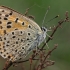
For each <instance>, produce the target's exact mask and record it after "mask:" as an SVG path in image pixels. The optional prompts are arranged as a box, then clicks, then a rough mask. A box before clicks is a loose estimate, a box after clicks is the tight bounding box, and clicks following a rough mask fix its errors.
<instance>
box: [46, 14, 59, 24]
mask: <svg viewBox="0 0 70 70" xmlns="http://www.w3.org/2000/svg"><path fill="white" fill-rule="evenodd" d="M58 17H59V15H57V16H55V17H54V18H52V19H50V20H49V21H47V22H46V24H47V23H48V22H50V21H52V20H54V19H55V18H58Z"/></svg>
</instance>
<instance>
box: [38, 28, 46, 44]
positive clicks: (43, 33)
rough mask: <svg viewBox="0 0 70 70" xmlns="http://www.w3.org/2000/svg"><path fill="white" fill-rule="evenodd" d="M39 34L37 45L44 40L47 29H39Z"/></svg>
mask: <svg viewBox="0 0 70 70" xmlns="http://www.w3.org/2000/svg"><path fill="white" fill-rule="evenodd" d="M41 30H42V32H41V34H39V37H38V38H39V45H40V44H41V43H42V42H43V41H44V40H45V38H46V34H47V29H46V28H45V27H41Z"/></svg>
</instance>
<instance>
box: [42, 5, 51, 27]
mask: <svg viewBox="0 0 70 70" xmlns="http://www.w3.org/2000/svg"><path fill="white" fill-rule="evenodd" d="M49 9H50V6H49V7H48V9H47V11H46V13H45V16H44V19H43V22H42V26H43V24H44V21H45V18H46V15H47V13H48V11H49Z"/></svg>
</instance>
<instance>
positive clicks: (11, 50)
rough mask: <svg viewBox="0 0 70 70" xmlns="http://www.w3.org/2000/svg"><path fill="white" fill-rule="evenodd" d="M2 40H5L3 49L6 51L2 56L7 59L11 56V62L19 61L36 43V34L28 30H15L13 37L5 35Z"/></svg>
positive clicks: (9, 34) (10, 34)
mask: <svg viewBox="0 0 70 70" xmlns="http://www.w3.org/2000/svg"><path fill="white" fill-rule="evenodd" d="M4 38H6V40H4V43H5V45H4V49H5V50H6V51H5V52H4V53H3V54H2V56H3V57H4V58H8V55H10V54H12V56H13V57H14V58H10V60H11V61H16V60H21V59H23V58H24V57H26V55H27V54H28V53H29V52H30V51H31V50H33V48H34V47H35V46H37V43H38V42H37V41H36V39H37V35H36V32H35V31H34V30H31V29H29V28H28V29H27V30H26V31H21V30H15V31H14V35H12V32H10V33H8V34H6V35H5V36H4ZM7 54H8V55H7ZM4 55H5V56H4Z"/></svg>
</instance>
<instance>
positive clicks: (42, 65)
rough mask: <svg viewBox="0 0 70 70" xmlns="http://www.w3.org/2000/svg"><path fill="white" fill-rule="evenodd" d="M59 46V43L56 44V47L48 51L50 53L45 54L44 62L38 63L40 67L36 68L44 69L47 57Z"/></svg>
mask: <svg viewBox="0 0 70 70" xmlns="http://www.w3.org/2000/svg"><path fill="white" fill-rule="evenodd" d="M57 46H58V45H57V44H56V45H55V47H54V48H53V49H52V50H50V51H48V53H47V55H46V56H45V58H44V60H43V62H42V63H41V64H39V65H38V67H37V69H36V70H42V68H43V67H44V64H45V61H46V59H47V58H48V56H49V55H51V53H52V52H53V51H54V50H55V49H56V48H57Z"/></svg>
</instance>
